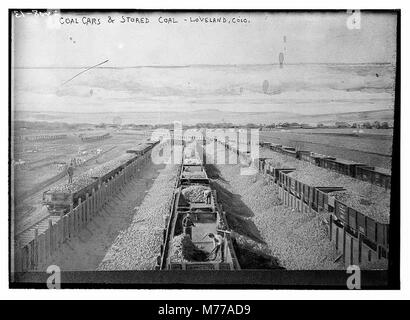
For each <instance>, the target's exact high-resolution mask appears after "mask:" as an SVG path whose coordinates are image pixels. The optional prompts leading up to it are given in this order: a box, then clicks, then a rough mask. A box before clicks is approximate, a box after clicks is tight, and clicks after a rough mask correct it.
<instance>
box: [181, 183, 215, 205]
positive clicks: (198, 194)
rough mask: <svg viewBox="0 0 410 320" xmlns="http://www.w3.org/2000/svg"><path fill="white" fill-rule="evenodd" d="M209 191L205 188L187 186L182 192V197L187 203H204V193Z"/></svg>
mask: <svg viewBox="0 0 410 320" xmlns="http://www.w3.org/2000/svg"><path fill="white" fill-rule="evenodd" d="M207 190H210V189H209V188H208V187H205V186H189V187H188V188H185V189H183V190H182V195H183V196H184V198H185V199H186V200H187V201H189V202H205V200H206V199H205V195H204V191H207Z"/></svg>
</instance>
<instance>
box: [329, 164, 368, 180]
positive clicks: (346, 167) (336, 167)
mask: <svg viewBox="0 0 410 320" xmlns="http://www.w3.org/2000/svg"><path fill="white" fill-rule="evenodd" d="M358 166H366V165H365V164H363V163H358V162H354V161H349V160H344V159H335V160H332V159H323V167H324V168H326V169H329V170H332V171H336V172H338V173H341V174H344V175H347V176H350V177H353V178H354V177H355V176H356V168H357V167H358Z"/></svg>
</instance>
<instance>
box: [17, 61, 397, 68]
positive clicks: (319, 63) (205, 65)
mask: <svg viewBox="0 0 410 320" xmlns="http://www.w3.org/2000/svg"><path fill="white" fill-rule="evenodd" d="M329 64H332V65H363V64H379V65H394V62H292V63H285V64H284V66H287V65H329ZM279 65H280V64H279V63H236V64H186V65H137V66H111V67H110V66H108V67H107V66H104V67H96V68H95V69H132V68H190V67H237V66H279ZM12 68H13V69H85V68H89V66H69V67H64V66H13V67H12Z"/></svg>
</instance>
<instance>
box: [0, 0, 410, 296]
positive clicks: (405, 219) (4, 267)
mask: <svg viewBox="0 0 410 320" xmlns="http://www.w3.org/2000/svg"><path fill="white" fill-rule="evenodd" d="M35 3H36V4H35V6H36V7H37V8H57V6H58V8H92V7H95V6H96V5H97V7H98V8H114V5H115V7H117V8H141V9H144V8H145V9H150V8H151V9H167V8H171V9H182V8H187V9H190V8H193V9H195V8H197V9H198V8H202V9H235V8H236V9H298V8H299V9H340V8H351V9H359V8H361V9H366V8H369V9H370V8H371V9H402V12H401V14H402V16H401V18H402V19H401V21H402V24H401V26H402V27H401V33H402V35H407V36H404V37H403V36H402V39H401V40H402V42H401V46H402V50H401V57H402V61H401V63H402V65H401V71H402V78H401V88H402V100H401V105H402V109H401V114H402V116H401V118H402V119H401V126H402V130H401V135H402V136H401V141H405V142H406V141H410V140H409V139H410V135H409V127H408V125H407V123H408V121H407V120H408V119H409V112H408V111H407V108H406V106H407V102H408V101H409V99H408V98H407V97H408V95H407V93H406V91H405V88H408V87H409V86H408V76H409V68H408V67H409V64H408V62H407V61H406V57H409V56H410V55H409V41H408V39H409V36H408V35H409V22H408V19H409V17H410V16H409V14H408V9H409V2H408V1H396V0H389V1H381V2H378V3H375V2H374V1H359V0H354V1H352V0H344V1H324V0H321V1H317V0H315V1H308V2H307V1H305V2H304V1H292V0H287V1H283V2H275V3H271V2H269V1H259V0H252V1H243V0H237V1H225V2H221V1H217V0H213V1H211V0H206V1H196V2H193V1H175V0H174V1H172V2H168V1H156V2H153V1H144V2H142V1H135V0H127V1H124V0H116V1H115V2H109V1H105V2H104V3H103V2H101V1H100V2H98V3H92V2H91V1H89V2H88V3H87V2H86V1H84V0H69V1H67V0H64V1H59V2H56V1H49V0H48V1H43V0H42V1H36V2H35ZM1 7H2V10H1V12H2V16H1V17H2V19H1V30H2V43H3V50H1V58H2V59H1V61H2V64H1V65H2V69H1V75H2V86H1V90H2V95H1V97H2V102H3V103H2V108H1V111H0V112H1V115H0V118H1V119H2V125H1V126H0V135H1V148H0V153H1V159H2V160H3V162H2V164H3V165H2V166H1V171H0V172H1V173H0V181H2V182H3V183H2V184H1V193H0V195H1V200H0V203H1V206H2V210H1V223H0V235H1V241H0V257H1V258H0V299H57V300H59V299H115V300H117V299H173V300H174V299H216V300H218V299H227V298H229V299H249V300H253V299H262V300H266V299H278V300H282V299H338V300H340V299H341V300H344V299H406V298H407V299H408V298H409V297H410V274H409V271H410V263H409V262H410V253H409V250H408V248H409V245H410V241H409V240H410V231H409V230H410V224H409V221H410V218H409V215H408V214H407V212H406V210H405V207H404V198H405V197H407V196H408V195H409V192H408V191H409V187H408V185H405V184H404V183H402V186H401V187H402V188H401V190H402V191H401V198H402V201H401V208H402V209H401V211H402V214H401V230H402V236H401V286H402V290H400V291H355V292H351V291H328V290H326V291H319V290H315V291H310V290H309V291H308V290H247V291H241V290H229V291H226V290H172V291H169V290H115V293H114V290H76V291H75V292H73V290H50V291H49V290H10V289H8V259H6V257H8V221H7V220H8V208H7V203H8V186H7V183H6V181H8V178H7V176H8V171H7V166H6V163H7V161H8V160H7V158H8V152H7V151H6V150H7V149H8V140H7V137H8V125H7V119H8V108H7V106H8V51H6V49H5V47H6V44H7V43H8V8H35V7H34V2H33V1H27V0H25V1H10V0H6V1H2V4H1ZM401 154H402V159H401V163H403V164H404V163H409V162H410V159H409V149H408V143H402V144H401ZM401 169H402V172H401V181H402V182H403V181H409V179H408V178H410V174H409V169H408V166H407V168H406V166H402V168H401ZM393 214H394V213H393Z"/></svg>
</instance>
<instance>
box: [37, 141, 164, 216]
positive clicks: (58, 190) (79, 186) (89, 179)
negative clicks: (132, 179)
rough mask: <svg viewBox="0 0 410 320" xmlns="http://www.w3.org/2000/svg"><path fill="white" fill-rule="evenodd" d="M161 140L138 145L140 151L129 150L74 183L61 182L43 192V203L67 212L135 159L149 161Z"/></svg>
mask: <svg viewBox="0 0 410 320" xmlns="http://www.w3.org/2000/svg"><path fill="white" fill-rule="evenodd" d="M158 143H159V142H146V143H143V144H140V145H139V146H137V148H136V150H138V152H129V151H130V150H128V151H127V153H126V154H123V155H121V156H120V157H118V158H116V159H114V160H112V161H110V162H108V163H106V164H103V165H100V166H97V167H95V168H93V169H90V170H88V171H86V172H84V173H82V174H80V175H78V176H74V179H73V183H71V184H70V183H66V182H60V183H59V184H57V185H56V186H54V187H53V188H52V189H49V190H47V191H45V192H44V193H43V201H42V203H43V205H45V206H46V207H47V209H48V210H49V212H50V213H51V214H58V215H59V214H60V213H63V214H65V213H67V212H68V211H69V210H70V208H72V207H75V206H76V205H77V204H78V202H79V201H81V202H82V201H84V200H85V199H86V197H87V195H91V193H92V191H93V190H94V191H96V190H97V189H98V188H99V187H100V186H101V184H103V183H106V182H108V181H109V180H110V179H111V178H113V177H114V176H115V175H116V174H119V173H121V172H122V171H123V170H124V169H125V168H126V167H128V166H129V165H131V164H132V163H134V162H135V161H141V162H143V161H147V160H148V158H149V155H150V153H151V151H152V149H153V148H154V147H155V146H156V145H157V144H158Z"/></svg>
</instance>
